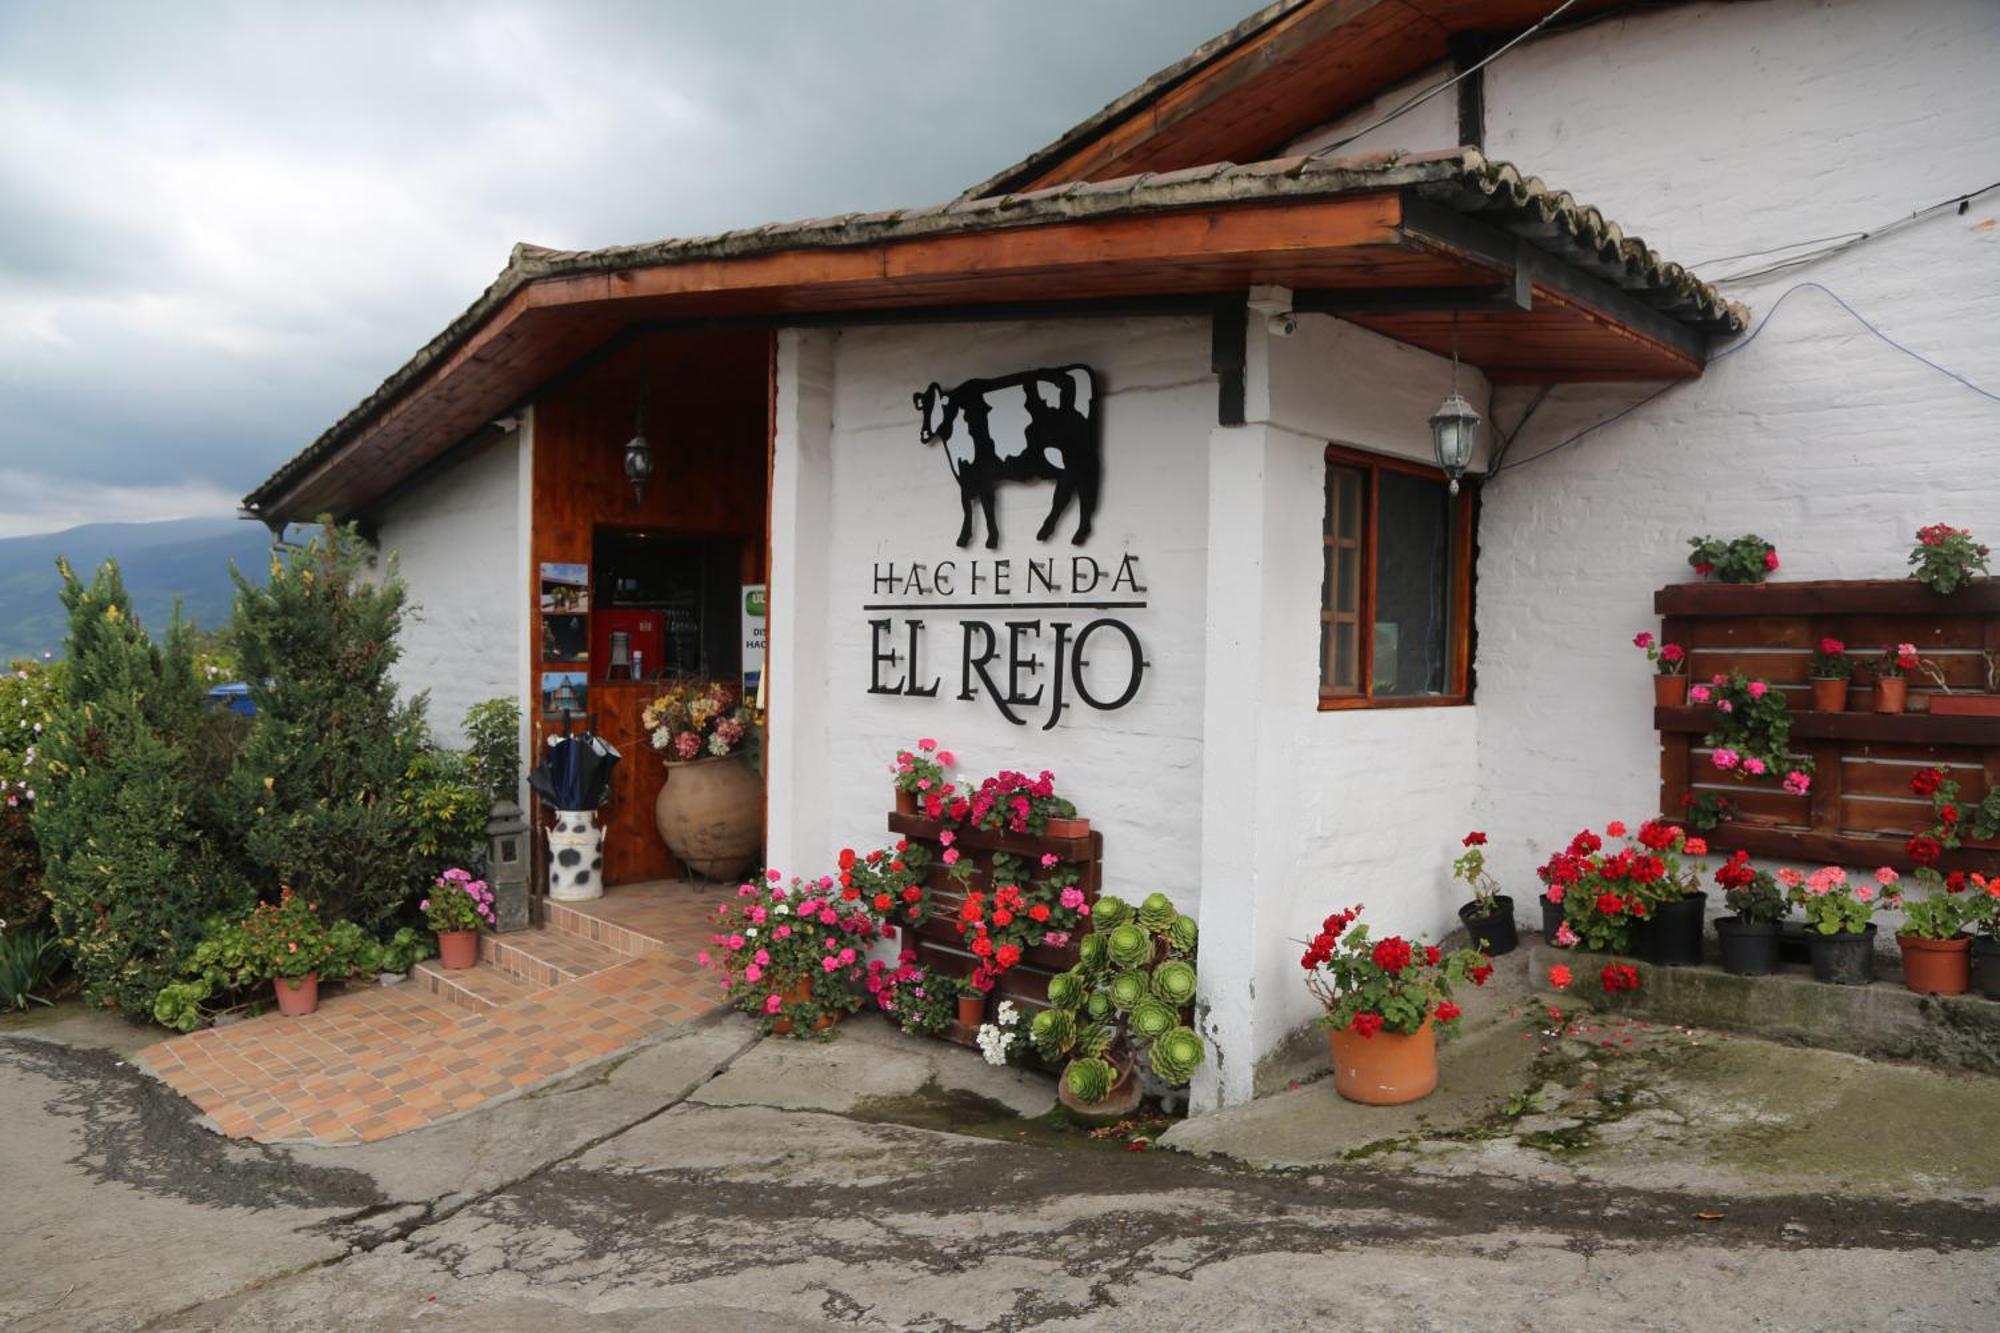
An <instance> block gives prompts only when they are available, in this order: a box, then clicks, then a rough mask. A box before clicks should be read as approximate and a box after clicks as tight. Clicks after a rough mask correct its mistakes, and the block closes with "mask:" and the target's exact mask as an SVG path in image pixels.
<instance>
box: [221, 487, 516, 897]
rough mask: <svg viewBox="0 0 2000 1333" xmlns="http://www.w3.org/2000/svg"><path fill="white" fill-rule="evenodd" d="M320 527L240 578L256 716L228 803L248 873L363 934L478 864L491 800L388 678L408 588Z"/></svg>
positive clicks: (239, 645) (353, 538)
mask: <svg viewBox="0 0 2000 1333" xmlns="http://www.w3.org/2000/svg"><path fill="white" fill-rule="evenodd" d="M370 561H371V555H370V552H369V550H368V547H367V545H366V543H364V542H363V541H362V540H361V538H360V537H359V535H357V534H356V533H355V531H354V529H353V528H352V527H336V526H334V525H333V524H332V523H331V522H328V523H326V524H325V525H324V526H323V527H322V529H321V531H320V532H319V534H318V535H317V536H315V537H314V538H313V539H312V541H311V542H310V543H308V544H307V545H306V546H304V547H303V548H300V549H298V550H296V551H294V552H293V553H292V554H291V555H290V557H289V558H288V559H287V560H283V561H280V560H277V559H275V558H274V559H273V561H272V563H271V570H270V578H269V581H268V582H267V583H266V584H264V585H263V586H262V587H259V586H257V585H255V584H253V583H251V582H250V581H249V580H248V579H246V578H244V577H243V576H242V575H241V574H240V573H238V574H236V576H235V577H236V585H237V593H236V614H235V619H234V621H233V622H232V625H231V631H230V643H231V645H232V646H233V647H234V649H235V651H236V654H237V657H238V659H239V660H240V662H241V664H242V667H243V671H244V674H245V676H246V677H247V678H248V680H249V682H250V687H251V697H252V699H253V700H254V701H255V702H256V705H257V717H256V720H255V723H254V724H253V726H252V728H251V732H250V738H249V740H248V742H247V743H246V745H245V747H244V751H243V757H242V760H241V762H240V763H239V764H238V765H237V770H236V772H235V773H234V774H233V775H232V778H231V781H230V784H229V788H230V791H229V795H230V801H231V806H232V811H233V814H234V818H235V820H236V821H237V826H238V827H239V828H240V829H241V830H242V846H243V851H244V854H245V857H246V858H247V862H248V865H249V866H250V868H251V873H252V875H253V876H254V877H255V879H256V881H257V882H258V884H259V886H260V887H261V888H262V889H263V890H264V891H265V892H266V893H269V892H273V891H275V890H276V889H277V888H278V886H280V885H287V886H290V887H291V888H293V889H296V890H297V891H298V892H300V893H301V894H303V895H305V896H306V897H307V898H309V899H312V900H313V901H316V902H317V903H319V905H320V907H321V910H322V911H324V912H325V914H326V915H327V916H328V917H329V918H331V919H335V920H350V921H353V922H355V923H356V924H357V925H359V926H360V927H361V928H362V929H363V930H364V931H365V932H367V933H369V934H371V935H372V934H379V933H380V932H381V931H382V930H384V929H385V928H387V927H389V926H390V925H392V924H394V923H395V921H396V918H397V917H398V915H399V914H402V913H405V912H406V911H408V910H409V909H410V907H411V905H412V904H413V903H414V902H415V899H416V897H417V896H418V895H417V892H416V891H417V890H418V889H419V888H420V887H421V886H423V885H424V884H426V883H428V882H429V881H430V880H432V879H433V878H435V877H436V875H437V874H438V872H439V871H441V870H443V869H444V868H445V866H447V865H450V864H453V863H455V862H460V861H465V860H473V859H475V858H476V854H477V852H478V850H479V839H480V834H481V833H483V831H484V828H485V813H486V812H485V801H484V798H483V795H482V793H481V791H480V790H479V789H478V788H476V787H475V786H474V785H473V784H472V780H471V778H470V777H469V774H468V768H467V765H466V763H465V760H464V757H463V756H458V755H451V754H448V753H446V752H442V751H439V750H438V749H437V748H436V747H435V746H434V745H433V744H432V743H431V738H430V730H429V727H428V725H427V724H426V722H425V718H424V703H425V701H424V699H423V698H422V697H421V696H420V697H419V698H417V699H414V700H410V701H407V702H403V701H399V700H398V699H397V697H396V690H395V686H394V684H393V682H392V681H391V680H390V676H389V671H390V667H391V666H393V665H394V663H395V661H396V658H397V647H396V635H397V631H398V630H399V629H400V628H401V625H402V617H403V604H404V588H403V583H402V580H401V579H400V578H398V577H397V576H396V572H395V566H394V562H393V560H390V561H389V562H388V567H387V568H386V569H384V570H382V571H381V572H380V576H379V577H374V578H371V577H369V575H368V566H369V564H370Z"/></svg>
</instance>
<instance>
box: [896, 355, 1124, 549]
mask: <svg viewBox="0 0 2000 1333" xmlns="http://www.w3.org/2000/svg"><path fill="white" fill-rule="evenodd" d="M911 402H912V403H913V405H914V406H915V407H916V409H917V411H918V412H919V413H920V414H922V418H923V421H922V428H921V432H920V438H921V439H922V440H923V442H924V443H925V444H942V445H943V446H944V456H945V462H946V463H947V465H949V466H950V468H951V475H952V476H953V477H954V478H955V479H956V480H957V482H958V504H959V509H960V511H961V513H962V515H963V521H962V522H961V523H960V524H959V529H958V544H959V545H960V546H968V545H970V544H971V542H972V511H973V506H974V505H975V504H977V505H978V507H979V508H980V509H981V510H983V511H984V512H985V515H986V545H987V546H988V547H989V548H992V547H997V546H999V545H1000V529H999V527H998V526H997V525H996V524H995V522H994V519H993V492H994V489H995V488H996V487H998V486H999V485H1000V484H1001V483H1003V482H1007V483H1013V482H1026V481H1053V482H1054V483H1055V484H1056V493H1055V499H1054V500H1053V501H1052V502H1051V503H1050V505H1049V516H1048V517H1047V518H1046V519H1044V520H1042V526H1041V528H1040V529H1039V530H1038V531H1037V532H1036V533H1035V539H1036V540H1037V541H1047V540H1048V539H1049V537H1050V535H1051V534H1052V533H1054V532H1055V530H1056V520H1058V519H1060V518H1061V517H1062V513H1063V510H1065V509H1067V508H1068V507H1069V503H1070V501H1071V500H1072V499H1074V500H1075V501H1076V533H1075V535H1074V536H1072V537H1071V538H1070V541H1071V543H1072V544H1074V545H1077V546H1081V545H1083V544H1084V543H1085V542H1086V541H1089V540H1090V521H1091V519H1092V517H1093V516H1095V515H1096V513H1097V491H1098V483H1099V481H1100V480H1101V479H1102V477H1103V471H1104V460H1103V452H1102V447H1101V443H1100V440H1099V437H1098V427H1097V411H1096V409H1097V376H1096V374H1095V373H1094V372H1092V370H1091V369H1090V367H1088V366H1054V367H1050V368H1046V369H1042V370H1023V371H1020V372H1018V373H1016V374H1013V375H1000V376H996V377H994V378H991V379H972V380H966V381H965V382H964V383H962V384H959V385H956V386H955V387H953V388H950V389H946V388H943V387H942V386H940V385H938V384H937V383H935V382H933V383H932V384H930V385H929V386H928V387H927V388H925V389H923V390H922V391H921V392H919V393H915V394H912V395H911Z"/></svg>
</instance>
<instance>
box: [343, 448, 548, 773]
mask: <svg viewBox="0 0 2000 1333" xmlns="http://www.w3.org/2000/svg"><path fill="white" fill-rule="evenodd" d="M527 447H528V446H527V445H526V444H525V442H524V440H523V438H522V432H520V431H519V430H515V431H510V432H508V433H507V434H506V435H504V436H502V437H501V438H500V439H499V440H498V441H496V442H495V443H493V444H490V445H487V446H484V447H482V448H480V449H478V450H476V451H474V452H472V453H470V454H469V455H467V456H466V457H465V458H463V459H461V460H460V461H459V462H457V463H456V464H454V465H453V466H452V467H450V468H448V469H446V470H445V471H443V472H440V473H438V474H436V475H435V476H432V477H430V478H427V479H426V480H425V481H424V482H422V483H421V484H419V485H417V486H414V487H411V488H410V489H408V490H405V491H403V492H402V493H401V494H399V495H397V496H396V498H395V499H394V500H393V501H392V502H391V503H390V504H389V506H388V508H387V509H386V510H385V511H384V512H383V514H382V518H381V525H380V532H379V539H378V541H379V546H380V548H381V549H382V550H384V551H393V552H395V554H396V557H397V564H398V568H399V569H400V571H401V573H402V576H403V580H404V582H405V583H407V584H408V585H409V607H408V610H407V611H406V613H405V615H404V618H403V633H402V650H403V652H402V657H401V659H400V660H399V661H398V662H397V663H396V669H395V677H396V684H397V686H398V687H399V688H400V689H402V690H403V691H404V692H405V693H407V694H414V693H416V692H417V691H419V690H428V691H430V696H431V704H430V718H431V726H432V728H433V730H434V731H435V732H436V734H437V736H438V738H439V739H440V740H441V741H443V742H444V743H445V744H447V745H459V744H463V742H464V737H463V734H462V732H461V730H460V724H461V723H462V722H463V721H464V718H465V710H466V709H467V708H469V707H471V706H472V705H473V704H475V703H478V702H480V701H481V700H484V699H492V698H496V697H499V696H502V695H506V696H511V697H519V695H520V692H521V688H522V668H521V660H522V658H521V654H522V652H523V640H522V635H523V634H524V633H525V632H526V630H525V629H524V627H523V624H522V621H523V619H524V614H523V612H524V608H525V606H526V598H527V594H526V592H525V591H524V590H525V589H526V588H527V587H528V586H529V585H528V584H527V583H525V582H524V581H523V577H524V576H523V566H522V556H521V549H522V542H523V536H522V533H523V528H522V521H523V520H522V515H523V512H524V508H525V506H524V504H523V502H522V492H523V488H524V487H525V486H526V485H527V476H528V474H527V472H526V469H525V468H524V467H523V459H524V457H525V451H526V449H527Z"/></svg>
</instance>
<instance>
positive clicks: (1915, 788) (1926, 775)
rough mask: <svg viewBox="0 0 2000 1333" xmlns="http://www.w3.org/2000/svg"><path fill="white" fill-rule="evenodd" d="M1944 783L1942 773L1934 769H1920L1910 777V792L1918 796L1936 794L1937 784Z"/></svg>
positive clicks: (1940, 770)
mask: <svg viewBox="0 0 2000 1333" xmlns="http://www.w3.org/2000/svg"><path fill="white" fill-rule="evenodd" d="M1943 781H1944V771H1943V770H1942V769H1936V768H1920V769H1918V770H1917V771H1916V772H1915V773H1912V774H1911V775H1910V790H1911V791H1912V792H1914V793H1915V794H1917V795H1918V796H1930V795H1933V794H1935V793H1936V791H1937V789H1938V784H1939V783H1941V782H1943Z"/></svg>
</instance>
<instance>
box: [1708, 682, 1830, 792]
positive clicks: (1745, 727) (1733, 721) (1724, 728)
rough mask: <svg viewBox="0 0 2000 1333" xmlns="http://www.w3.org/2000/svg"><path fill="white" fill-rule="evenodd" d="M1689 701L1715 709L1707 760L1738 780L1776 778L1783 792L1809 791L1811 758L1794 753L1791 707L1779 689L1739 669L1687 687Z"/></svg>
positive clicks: (1811, 769) (1811, 767)
mask: <svg viewBox="0 0 2000 1333" xmlns="http://www.w3.org/2000/svg"><path fill="white" fill-rule="evenodd" d="M1688 702H1689V703H1692V704H1700V705H1704V706H1706V707H1708V708H1710V709H1712V710H1713V721H1712V723H1711V726H1710V729H1709V732H1708V734H1707V735H1706V736H1703V737H1702V744H1704V745H1706V746H1708V747H1709V762H1710V763H1712V764H1714V765H1715V767H1716V769H1717V770H1718V771H1720V772H1721V773H1722V774H1723V775H1725V776H1727V777H1729V778H1732V779H1734V780H1736V781H1738V782H1744V781H1749V780H1751V779H1754V778H1778V779H1779V780H1780V785H1781V786H1782V788H1783V790H1784V791H1785V793H1786V794H1787V795H1791V796H1804V795H1806V794H1807V793H1808V792H1810V791H1811V790H1812V771H1813V763H1812V760H1811V759H1809V758H1807V757H1805V756H1803V755H1795V754H1793V753H1792V744H1791V742H1792V710H1791V706H1790V705H1789V704H1787V703H1786V702H1785V695H1784V692H1783V691H1782V690H1776V689H1773V688H1771V684H1770V682H1769V681H1764V680H1752V679H1751V678H1750V677H1748V676H1746V675H1744V674H1743V673H1742V672H1741V671H1732V672H1729V673H1728V674H1727V675H1724V674H1722V673H1720V672H1718V673H1717V674H1716V675H1715V676H1713V677H1711V678H1710V679H1709V681H1708V682H1707V683H1706V684H1702V685H1696V686H1694V687H1693V688H1692V689H1690V690H1689V691H1688Z"/></svg>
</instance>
